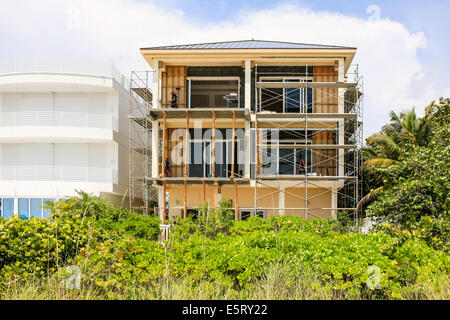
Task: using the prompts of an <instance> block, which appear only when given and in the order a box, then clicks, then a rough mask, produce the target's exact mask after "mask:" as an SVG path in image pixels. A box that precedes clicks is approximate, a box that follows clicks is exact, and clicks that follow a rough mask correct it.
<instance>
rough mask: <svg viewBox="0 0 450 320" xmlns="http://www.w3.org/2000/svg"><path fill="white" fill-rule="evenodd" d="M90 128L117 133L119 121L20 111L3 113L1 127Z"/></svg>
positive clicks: (90, 115) (77, 114) (92, 115)
mask: <svg viewBox="0 0 450 320" xmlns="http://www.w3.org/2000/svg"><path fill="white" fill-rule="evenodd" d="M10 126H31V127H41V126H50V127H88V128H104V129H113V130H114V131H117V127H118V123H117V119H116V118H114V117H112V116H111V115H106V114H97V113H82V112H58V111H56V112H53V111H18V112H1V113H0V127H10Z"/></svg>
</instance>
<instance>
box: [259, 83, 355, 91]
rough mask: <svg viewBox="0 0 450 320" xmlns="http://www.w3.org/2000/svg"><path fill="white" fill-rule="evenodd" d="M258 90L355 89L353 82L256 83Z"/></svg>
mask: <svg viewBox="0 0 450 320" xmlns="http://www.w3.org/2000/svg"><path fill="white" fill-rule="evenodd" d="M256 86H257V87H258V88H267V89H269V88H270V89H277V88H320V89H322V88H335V89H337V88H355V87H356V83H354V82H257V83H256Z"/></svg>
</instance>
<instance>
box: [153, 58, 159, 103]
mask: <svg viewBox="0 0 450 320" xmlns="http://www.w3.org/2000/svg"><path fill="white" fill-rule="evenodd" d="M152 69H153V81H152V108H159V60H156V59H154V60H153V65H152Z"/></svg>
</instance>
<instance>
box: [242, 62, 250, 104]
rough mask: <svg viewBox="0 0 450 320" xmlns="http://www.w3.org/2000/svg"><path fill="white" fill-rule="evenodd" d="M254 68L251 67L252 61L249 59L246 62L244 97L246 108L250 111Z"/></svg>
mask: <svg viewBox="0 0 450 320" xmlns="http://www.w3.org/2000/svg"><path fill="white" fill-rule="evenodd" d="M251 74H252V66H251V60H250V59H247V60H245V95H244V101H245V108H246V109H248V110H250V107H251V101H252V100H251V94H252V93H251V92H252V89H251V88H252V87H251V79H252V76H251Z"/></svg>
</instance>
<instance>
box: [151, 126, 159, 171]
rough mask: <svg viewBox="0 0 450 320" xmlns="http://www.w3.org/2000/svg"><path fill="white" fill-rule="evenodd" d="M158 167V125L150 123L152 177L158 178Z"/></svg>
mask: <svg viewBox="0 0 450 320" xmlns="http://www.w3.org/2000/svg"><path fill="white" fill-rule="evenodd" d="M158 165H159V123H158V121H152V177H153V178H158Z"/></svg>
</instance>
